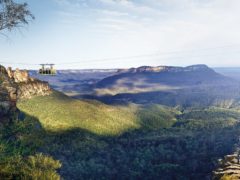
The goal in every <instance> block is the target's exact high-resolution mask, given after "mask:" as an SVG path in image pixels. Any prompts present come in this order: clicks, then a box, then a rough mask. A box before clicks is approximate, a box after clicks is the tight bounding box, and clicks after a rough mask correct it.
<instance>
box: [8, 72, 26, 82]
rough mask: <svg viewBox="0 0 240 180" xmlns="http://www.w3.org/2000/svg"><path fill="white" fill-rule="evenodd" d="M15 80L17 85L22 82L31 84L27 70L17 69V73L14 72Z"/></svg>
mask: <svg viewBox="0 0 240 180" xmlns="http://www.w3.org/2000/svg"><path fill="white" fill-rule="evenodd" d="M10 74H13V79H14V81H15V82H16V83H20V82H29V75H28V72H27V71H26V70H21V71H20V70H19V69H16V70H15V71H13V73H10Z"/></svg>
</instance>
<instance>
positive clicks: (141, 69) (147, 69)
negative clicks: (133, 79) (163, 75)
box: [118, 64, 212, 73]
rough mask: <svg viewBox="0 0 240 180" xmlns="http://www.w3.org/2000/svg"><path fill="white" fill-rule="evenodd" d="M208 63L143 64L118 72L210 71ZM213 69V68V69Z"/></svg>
mask: <svg viewBox="0 0 240 180" xmlns="http://www.w3.org/2000/svg"><path fill="white" fill-rule="evenodd" d="M210 70H211V69H210V68H209V67H207V66H206V65H201V64H200V65H193V66H187V67H175V66H156V67H152V66H141V67H138V68H130V69H120V70H118V73H159V72H189V71H210ZM211 71H212V70H211Z"/></svg>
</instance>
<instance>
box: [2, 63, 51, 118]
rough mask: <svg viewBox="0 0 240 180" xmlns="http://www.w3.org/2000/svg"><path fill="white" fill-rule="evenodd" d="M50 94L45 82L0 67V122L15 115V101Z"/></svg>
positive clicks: (23, 72)
mask: <svg viewBox="0 0 240 180" xmlns="http://www.w3.org/2000/svg"><path fill="white" fill-rule="evenodd" d="M51 92H52V91H51V88H50V86H49V84H48V83H47V82H43V81H40V80H37V79H33V78H31V77H29V75H28V72H27V71H25V70H24V71H21V70H19V69H17V70H16V71H12V69H11V68H8V69H7V70H6V69H5V68H4V67H3V66H1V65H0V122H2V121H4V120H5V119H8V120H9V117H11V116H13V115H14V114H16V112H17V107H16V102H17V100H19V99H29V98H32V97H33V96H46V95H49V94H51Z"/></svg>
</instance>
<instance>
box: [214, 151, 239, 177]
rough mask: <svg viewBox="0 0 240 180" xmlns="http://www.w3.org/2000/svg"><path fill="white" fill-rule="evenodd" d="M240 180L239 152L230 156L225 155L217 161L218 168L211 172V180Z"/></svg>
mask: <svg viewBox="0 0 240 180" xmlns="http://www.w3.org/2000/svg"><path fill="white" fill-rule="evenodd" d="M219 179H220V180H224V179H232V180H235V179H236V180H237V179H240V154H239V150H237V151H236V152H235V153H233V154H231V155H226V156H225V157H224V158H223V159H221V160H219V167H218V169H217V170H216V171H214V172H213V180H219Z"/></svg>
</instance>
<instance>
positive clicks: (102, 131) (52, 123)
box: [18, 92, 179, 135]
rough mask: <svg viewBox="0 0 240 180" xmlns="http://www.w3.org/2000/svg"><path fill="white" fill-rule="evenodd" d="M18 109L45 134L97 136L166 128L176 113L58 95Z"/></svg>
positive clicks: (30, 102)
mask: <svg viewBox="0 0 240 180" xmlns="http://www.w3.org/2000/svg"><path fill="white" fill-rule="evenodd" d="M18 107H19V108H20V109H21V110H22V111H23V112H25V113H26V114H29V115H33V116H34V117H36V118H37V119H39V121H40V123H41V125H42V126H43V127H44V128H45V129H47V130H49V131H54V132H58V131H63V130H65V131H66V130H71V129H73V128H79V129H83V130H86V131H89V132H91V133H94V134H97V135H119V134H121V133H124V132H127V131H128V130H133V129H139V128H142V127H146V128H154V129H156V128H162V127H169V126H171V124H173V123H174V122H175V120H176V119H175V115H177V114H178V113H179V112H178V111H176V110H173V109H170V108H163V107H162V106H160V105H158V106H150V108H147V109H145V108H144V107H138V106H136V105H133V104H130V105H128V106H109V105H105V104H103V103H100V102H97V101H79V100H74V99H71V98H69V97H68V96H65V95H63V94H61V93H58V92H54V93H53V94H52V95H51V96H45V97H35V98H33V99H31V100H26V101H21V102H19V103H18Z"/></svg>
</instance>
